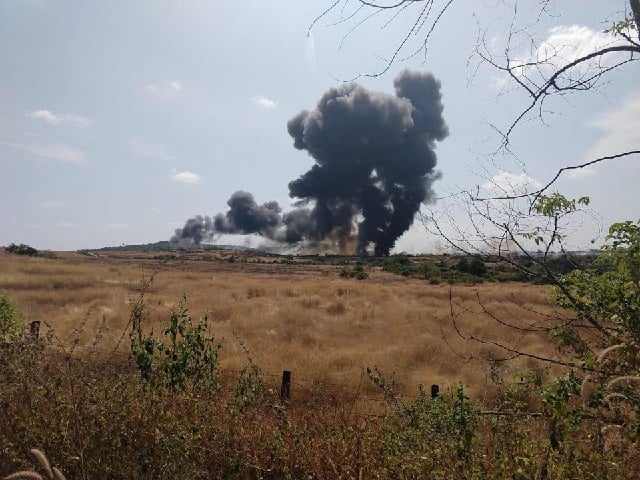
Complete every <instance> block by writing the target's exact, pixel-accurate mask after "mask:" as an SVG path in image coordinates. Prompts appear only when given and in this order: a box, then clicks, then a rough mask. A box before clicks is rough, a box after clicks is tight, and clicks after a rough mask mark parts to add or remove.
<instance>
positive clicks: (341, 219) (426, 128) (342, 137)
mask: <svg viewBox="0 0 640 480" xmlns="http://www.w3.org/2000/svg"><path fill="white" fill-rule="evenodd" d="M394 87H395V95H390V94H386V93H381V92H372V91H369V90H367V89H365V88H363V87H361V86H359V85H357V84H355V83H351V84H346V85H341V86H339V87H336V88H331V89H330V90H329V91H327V92H326V93H325V94H324V95H323V96H322V98H321V99H320V100H319V102H318V104H317V106H316V108H315V109H314V110H312V111H306V110H305V111H302V112H300V113H299V114H298V115H296V116H295V117H293V118H292V119H291V120H289V122H288V123H287V130H288V132H289V135H291V137H292V138H293V142H294V146H295V148H297V149H299V150H306V151H307V153H308V154H309V155H310V156H311V157H312V158H313V160H314V165H313V166H312V167H311V168H310V169H309V170H308V171H307V172H306V173H304V174H303V175H302V176H300V177H299V178H298V179H296V180H293V181H291V182H290V183H289V195H290V196H291V197H292V198H294V199H297V200H298V205H299V207H300V208H298V209H297V210H293V211H291V212H288V213H284V214H282V213H281V210H280V207H279V206H278V204H277V203H275V202H268V203H265V204H263V205H257V204H256V202H255V200H254V199H253V196H252V195H251V194H250V193H246V192H236V193H235V194H233V196H232V197H231V199H229V201H228V202H227V204H228V205H229V207H230V210H229V211H228V212H227V213H226V214H225V215H223V214H218V215H217V216H216V217H215V219H214V220H213V221H212V220H211V219H210V218H208V217H195V218H194V219H190V220H188V221H187V223H186V224H185V227H184V228H182V229H178V230H176V235H174V237H173V238H172V242H174V243H178V244H182V245H185V244H198V243H200V242H201V241H202V240H203V239H210V238H212V237H213V236H215V234H216V233H259V234H261V235H264V236H265V237H268V238H271V239H274V240H279V241H285V242H288V243H294V242H299V241H301V240H323V239H326V238H334V239H337V241H338V243H339V245H340V246H341V247H344V246H345V245H348V244H349V243H350V242H351V241H353V240H356V241H357V250H358V253H363V252H365V251H366V250H367V248H369V247H370V246H371V245H373V248H374V252H375V254H376V255H388V254H389V251H390V250H391V249H392V248H393V246H394V244H395V242H396V240H397V239H398V238H399V237H400V236H401V235H402V234H403V233H404V232H405V231H407V230H408V229H409V227H410V226H411V224H412V223H413V220H414V217H415V214H416V213H417V212H418V210H419V208H420V204H421V203H422V202H424V201H427V202H429V201H432V200H433V191H432V188H431V187H432V184H433V182H434V181H435V180H437V179H438V178H440V173H439V172H438V171H436V170H435V166H436V154H435V142H436V141H441V140H443V139H444V138H445V137H446V136H447V135H448V128H447V125H446V124H445V122H444V119H443V117H442V110H443V105H442V101H441V94H440V82H439V81H438V80H437V79H436V78H435V77H434V76H433V75H432V74H431V73H427V72H417V71H409V70H405V71H403V72H401V73H400V74H399V75H398V76H397V77H396V79H395V80H394Z"/></svg>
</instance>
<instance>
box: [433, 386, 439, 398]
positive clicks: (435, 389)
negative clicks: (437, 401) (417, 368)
mask: <svg viewBox="0 0 640 480" xmlns="http://www.w3.org/2000/svg"><path fill="white" fill-rule="evenodd" d="M438 393H440V387H439V386H438V385H436V384H433V385H431V398H436V397H437V396H438Z"/></svg>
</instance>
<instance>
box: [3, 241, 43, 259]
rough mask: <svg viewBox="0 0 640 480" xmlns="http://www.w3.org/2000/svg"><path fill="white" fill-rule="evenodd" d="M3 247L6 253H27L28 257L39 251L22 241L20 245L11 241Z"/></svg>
mask: <svg viewBox="0 0 640 480" xmlns="http://www.w3.org/2000/svg"><path fill="white" fill-rule="evenodd" d="M5 249H6V251H7V252H8V253H12V254H15V255H28V256H30V257H37V256H38V255H39V253H40V252H38V250H36V249H35V248H33V247H30V246H29V245H25V244H24V243H21V244H20V245H16V244H15V243H12V244H11V245H9V246H8V247H6V248H5Z"/></svg>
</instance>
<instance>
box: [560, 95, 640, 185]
mask: <svg viewBox="0 0 640 480" xmlns="http://www.w3.org/2000/svg"><path fill="white" fill-rule="evenodd" d="M587 125H588V126H589V127H592V128H594V129H597V130H600V131H601V132H603V133H602V135H601V136H600V138H599V139H598V140H597V141H596V142H595V144H594V145H593V146H592V147H591V148H590V149H589V150H588V151H587V153H586V154H585V156H584V157H583V161H585V162H589V161H591V160H596V159H598V158H601V157H605V156H608V155H616V154H620V153H624V152H627V151H630V150H638V146H639V145H640V94H638V93H634V94H631V95H629V96H628V97H627V98H625V99H623V101H622V102H621V103H620V105H618V106H616V107H614V108H612V109H611V110H609V111H607V112H604V113H601V114H600V115H598V116H596V117H595V118H593V119H591V120H590V121H589V122H588V123H587ZM629 158H631V157H629ZM598 168H599V165H594V166H593V167H587V168H581V169H579V170H572V171H571V172H569V174H568V177H569V178H573V179H580V178H583V177H585V176H589V175H593V174H595V173H596V171H597V169H598Z"/></svg>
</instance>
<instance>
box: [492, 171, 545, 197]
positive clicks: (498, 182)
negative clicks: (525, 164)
mask: <svg viewBox="0 0 640 480" xmlns="http://www.w3.org/2000/svg"><path fill="white" fill-rule="evenodd" d="M541 186H542V185H541V184H540V182H538V181H537V180H536V179H535V178H532V177H530V176H529V175H527V174H526V173H520V174H515V173H511V172H505V171H502V172H499V173H497V174H496V175H494V176H493V177H492V178H491V179H490V180H488V181H487V182H485V183H483V184H482V185H481V188H482V189H484V190H486V191H487V192H489V193H490V194H491V195H496V196H513V195H523V194H526V193H528V192H532V191H535V190H537V189H539V188H540V187H541Z"/></svg>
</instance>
